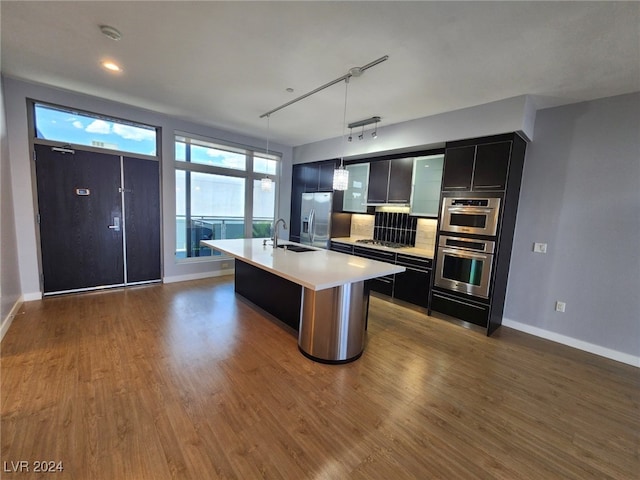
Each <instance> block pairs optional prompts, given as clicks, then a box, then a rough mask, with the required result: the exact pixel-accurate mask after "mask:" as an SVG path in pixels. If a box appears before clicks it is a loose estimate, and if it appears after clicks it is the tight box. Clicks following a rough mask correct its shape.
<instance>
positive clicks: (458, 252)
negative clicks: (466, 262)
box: [440, 248, 493, 260]
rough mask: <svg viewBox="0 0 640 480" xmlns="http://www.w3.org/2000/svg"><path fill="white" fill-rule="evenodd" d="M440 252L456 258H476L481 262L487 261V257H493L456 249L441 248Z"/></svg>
mask: <svg viewBox="0 0 640 480" xmlns="http://www.w3.org/2000/svg"><path fill="white" fill-rule="evenodd" d="M440 252H441V253H442V254H443V255H447V254H449V255H454V256H456V257H464V258H478V259H481V260H489V257H492V256H493V255H491V254H486V255H485V254H482V253H475V252H473V251H466V250H462V249H458V248H443V249H442V250H440Z"/></svg>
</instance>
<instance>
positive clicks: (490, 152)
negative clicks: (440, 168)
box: [442, 141, 512, 192]
mask: <svg viewBox="0 0 640 480" xmlns="http://www.w3.org/2000/svg"><path fill="white" fill-rule="evenodd" d="M511 145H512V142H511V141H501V142H491V143H486V144H478V145H466V146H461V147H452V148H447V149H446V151H445V157H444V176H443V180H442V190H443V191H445V192H447V191H451V192H455V191H461V192H464V191H494V190H495V191H503V190H505V188H506V187H507V175H508V173H509V160H510V158H511Z"/></svg>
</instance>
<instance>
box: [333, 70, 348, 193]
mask: <svg viewBox="0 0 640 480" xmlns="http://www.w3.org/2000/svg"><path fill="white" fill-rule="evenodd" d="M348 93H349V77H347V78H345V79H344V114H343V116H342V136H341V137H340V141H341V142H342V156H341V157H340V166H339V167H338V168H336V169H335V170H334V171H333V189H334V190H339V191H344V190H346V189H347V188H349V170H347V169H346V168H344V151H345V148H346V145H345V144H346V142H345V130H346V127H347V95H348Z"/></svg>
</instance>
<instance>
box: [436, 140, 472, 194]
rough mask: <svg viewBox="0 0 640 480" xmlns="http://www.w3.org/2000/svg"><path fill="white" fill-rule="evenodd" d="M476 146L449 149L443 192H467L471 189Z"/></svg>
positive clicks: (445, 160) (445, 161)
mask: <svg viewBox="0 0 640 480" xmlns="http://www.w3.org/2000/svg"><path fill="white" fill-rule="evenodd" d="M475 155H476V147H475V145H471V146H467V147H457V148H447V149H446V151H445V155H444V174H443V177H442V190H443V191H465V190H470V189H471V178H472V176H473V162H474V160H475Z"/></svg>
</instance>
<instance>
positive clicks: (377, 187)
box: [367, 157, 413, 204]
mask: <svg viewBox="0 0 640 480" xmlns="http://www.w3.org/2000/svg"><path fill="white" fill-rule="evenodd" d="M412 172H413V157H408V158H397V159H393V160H378V161H373V162H371V163H370V167H369V188H368V194H367V203H369V204H385V203H399V204H408V203H409V201H410V199H411V175H412Z"/></svg>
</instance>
